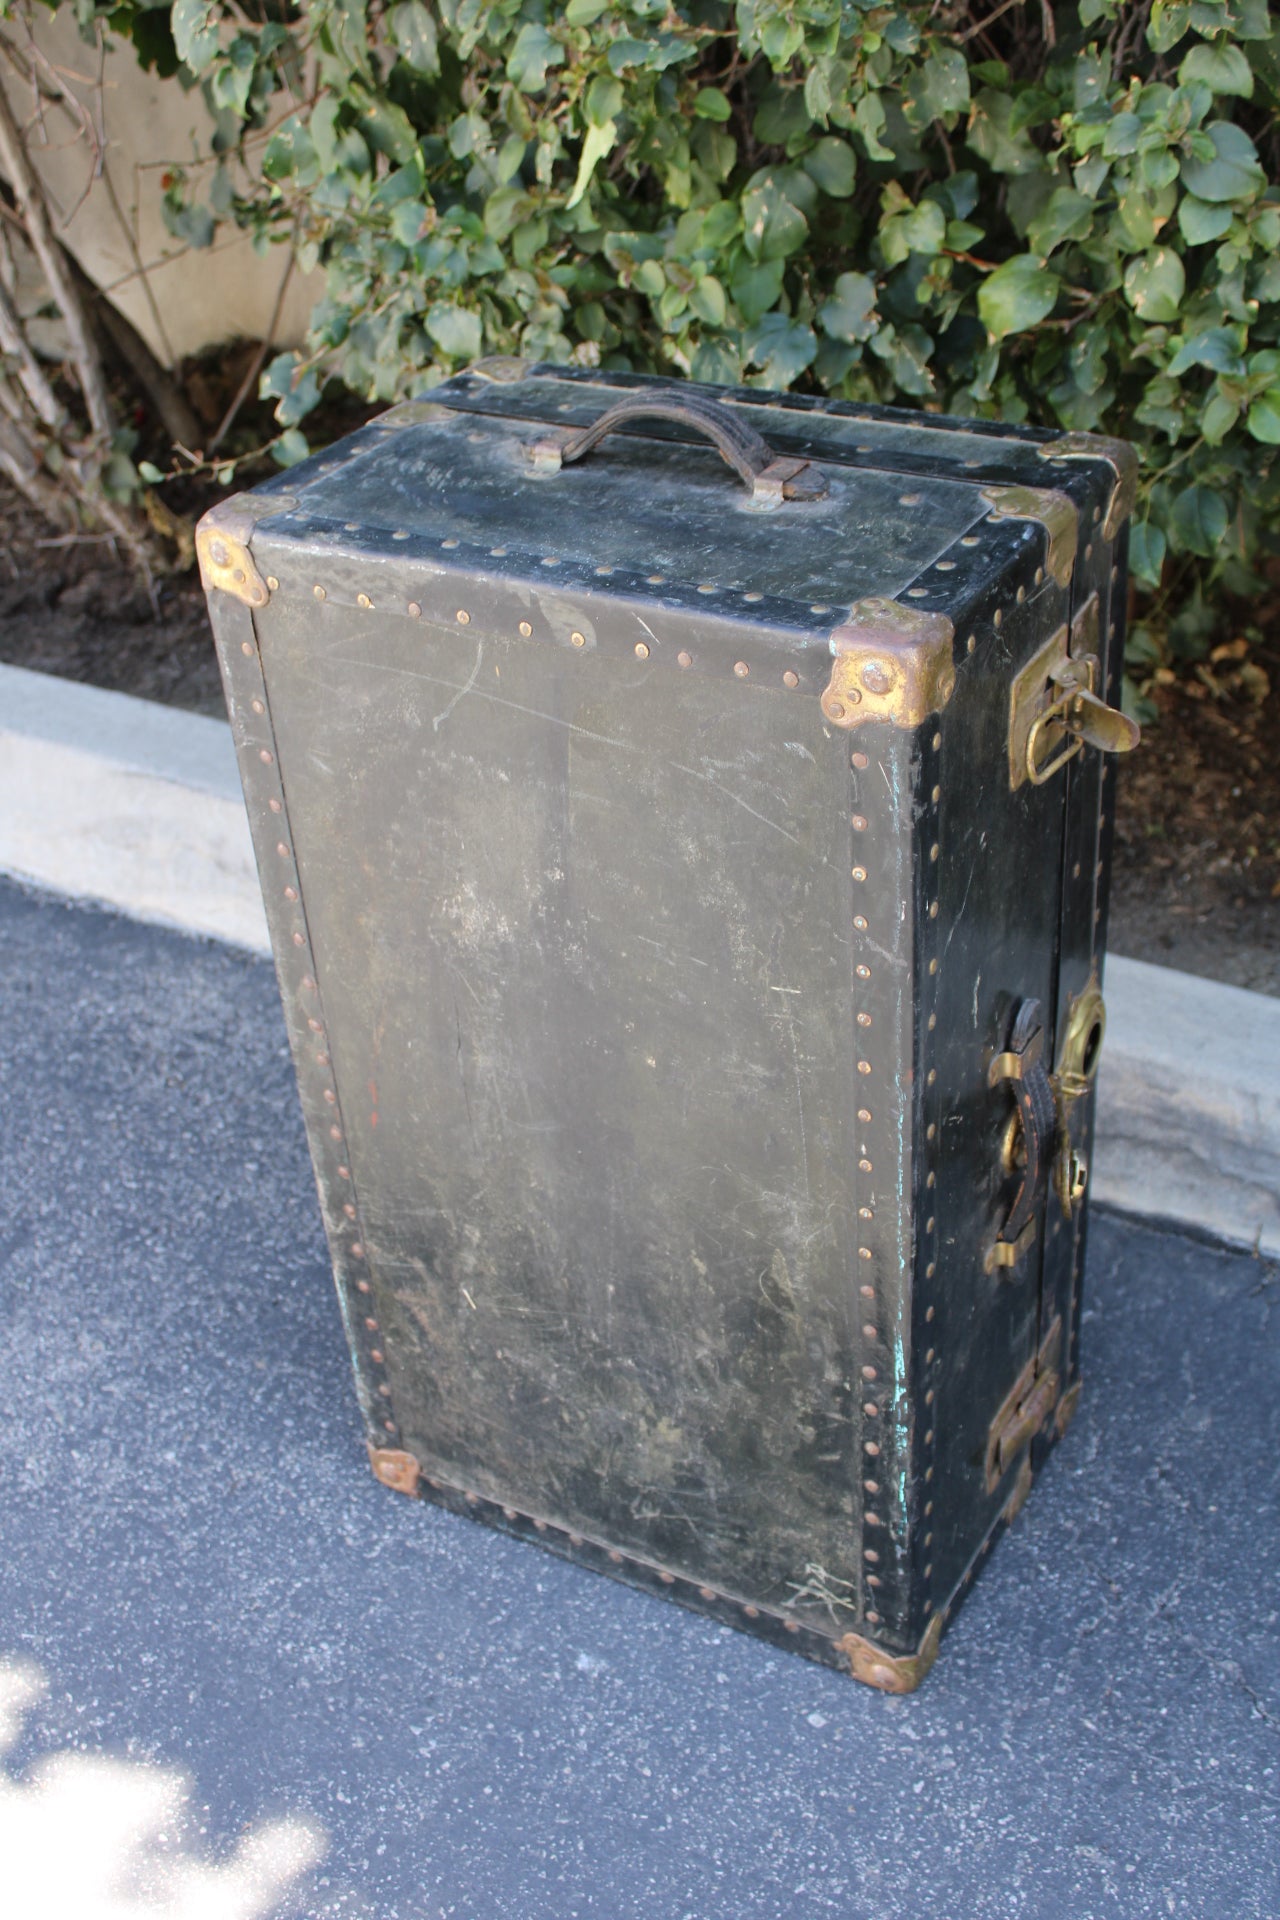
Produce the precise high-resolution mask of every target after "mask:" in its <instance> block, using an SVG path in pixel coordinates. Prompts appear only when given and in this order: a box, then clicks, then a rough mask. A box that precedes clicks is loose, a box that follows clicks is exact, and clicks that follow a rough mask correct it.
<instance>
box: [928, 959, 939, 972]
mask: <svg viewBox="0 0 1280 1920" xmlns="http://www.w3.org/2000/svg"><path fill="white" fill-rule="evenodd" d="M929 971H930V973H936V972H937V971H938V962H937V960H936V958H935V959H933V960H931V961H930V962H929Z"/></svg>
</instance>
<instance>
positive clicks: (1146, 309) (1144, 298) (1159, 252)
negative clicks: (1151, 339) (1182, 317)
mask: <svg viewBox="0 0 1280 1920" xmlns="http://www.w3.org/2000/svg"><path fill="white" fill-rule="evenodd" d="M1186 289H1187V276H1186V274H1185V272H1184V271H1183V266H1182V261H1181V260H1180V259H1179V258H1178V255H1177V254H1176V253H1174V252H1173V250H1172V248H1170V247H1156V248H1155V249H1154V250H1153V251H1152V252H1151V253H1144V254H1142V255H1141V256H1140V258H1138V259H1136V260H1131V261H1130V262H1129V264H1128V266H1127V267H1126V268H1125V272H1124V297H1125V299H1126V300H1127V301H1128V302H1129V305H1130V306H1131V307H1132V308H1133V311H1134V312H1135V313H1136V314H1137V316H1138V318H1139V320H1145V321H1147V322H1148V323H1149V324H1152V325H1158V324H1164V323H1167V322H1168V321H1170V320H1176V319H1177V318H1178V314H1179V309H1180V308H1181V305H1182V296H1183V294H1184V293H1185V292H1186Z"/></svg>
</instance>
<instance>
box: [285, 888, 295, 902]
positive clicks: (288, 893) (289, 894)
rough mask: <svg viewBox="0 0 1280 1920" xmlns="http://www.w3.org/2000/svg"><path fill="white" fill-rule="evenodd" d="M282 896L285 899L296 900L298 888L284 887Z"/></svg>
mask: <svg viewBox="0 0 1280 1920" xmlns="http://www.w3.org/2000/svg"><path fill="white" fill-rule="evenodd" d="M284 897H285V899H286V900H296V899H297V897H298V889H297V888H296V887H286V888H285V890H284Z"/></svg>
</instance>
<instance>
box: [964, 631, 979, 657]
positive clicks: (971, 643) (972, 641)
mask: <svg viewBox="0 0 1280 1920" xmlns="http://www.w3.org/2000/svg"><path fill="white" fill-rule="evenodd" d="M977 644H978V641H977V637H976V635H974V634H972V633H971V634H970V635H969V638H968V639H967V640H966V641H965V652H966V653H972V652H973V650H974V648H975V647H976V646H977Z"/></svg>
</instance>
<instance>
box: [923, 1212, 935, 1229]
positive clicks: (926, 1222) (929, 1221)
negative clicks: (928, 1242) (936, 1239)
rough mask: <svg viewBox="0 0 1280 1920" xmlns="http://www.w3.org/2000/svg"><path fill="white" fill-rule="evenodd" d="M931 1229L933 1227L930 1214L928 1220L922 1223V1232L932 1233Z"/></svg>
mask: <svg viewBox="0 0 1280 1920" xmlns="http://www.w3.org/2000/svg"><path fill="white" fill-rule="evenodd" d="M933 1227H934V1220H933V1215H932V1214H930V1215H929V1218H928V1219H927V1220H926V1221H925V1223H924V1230H925V1232H926V1233H932V1232H933Z"/></svg>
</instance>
